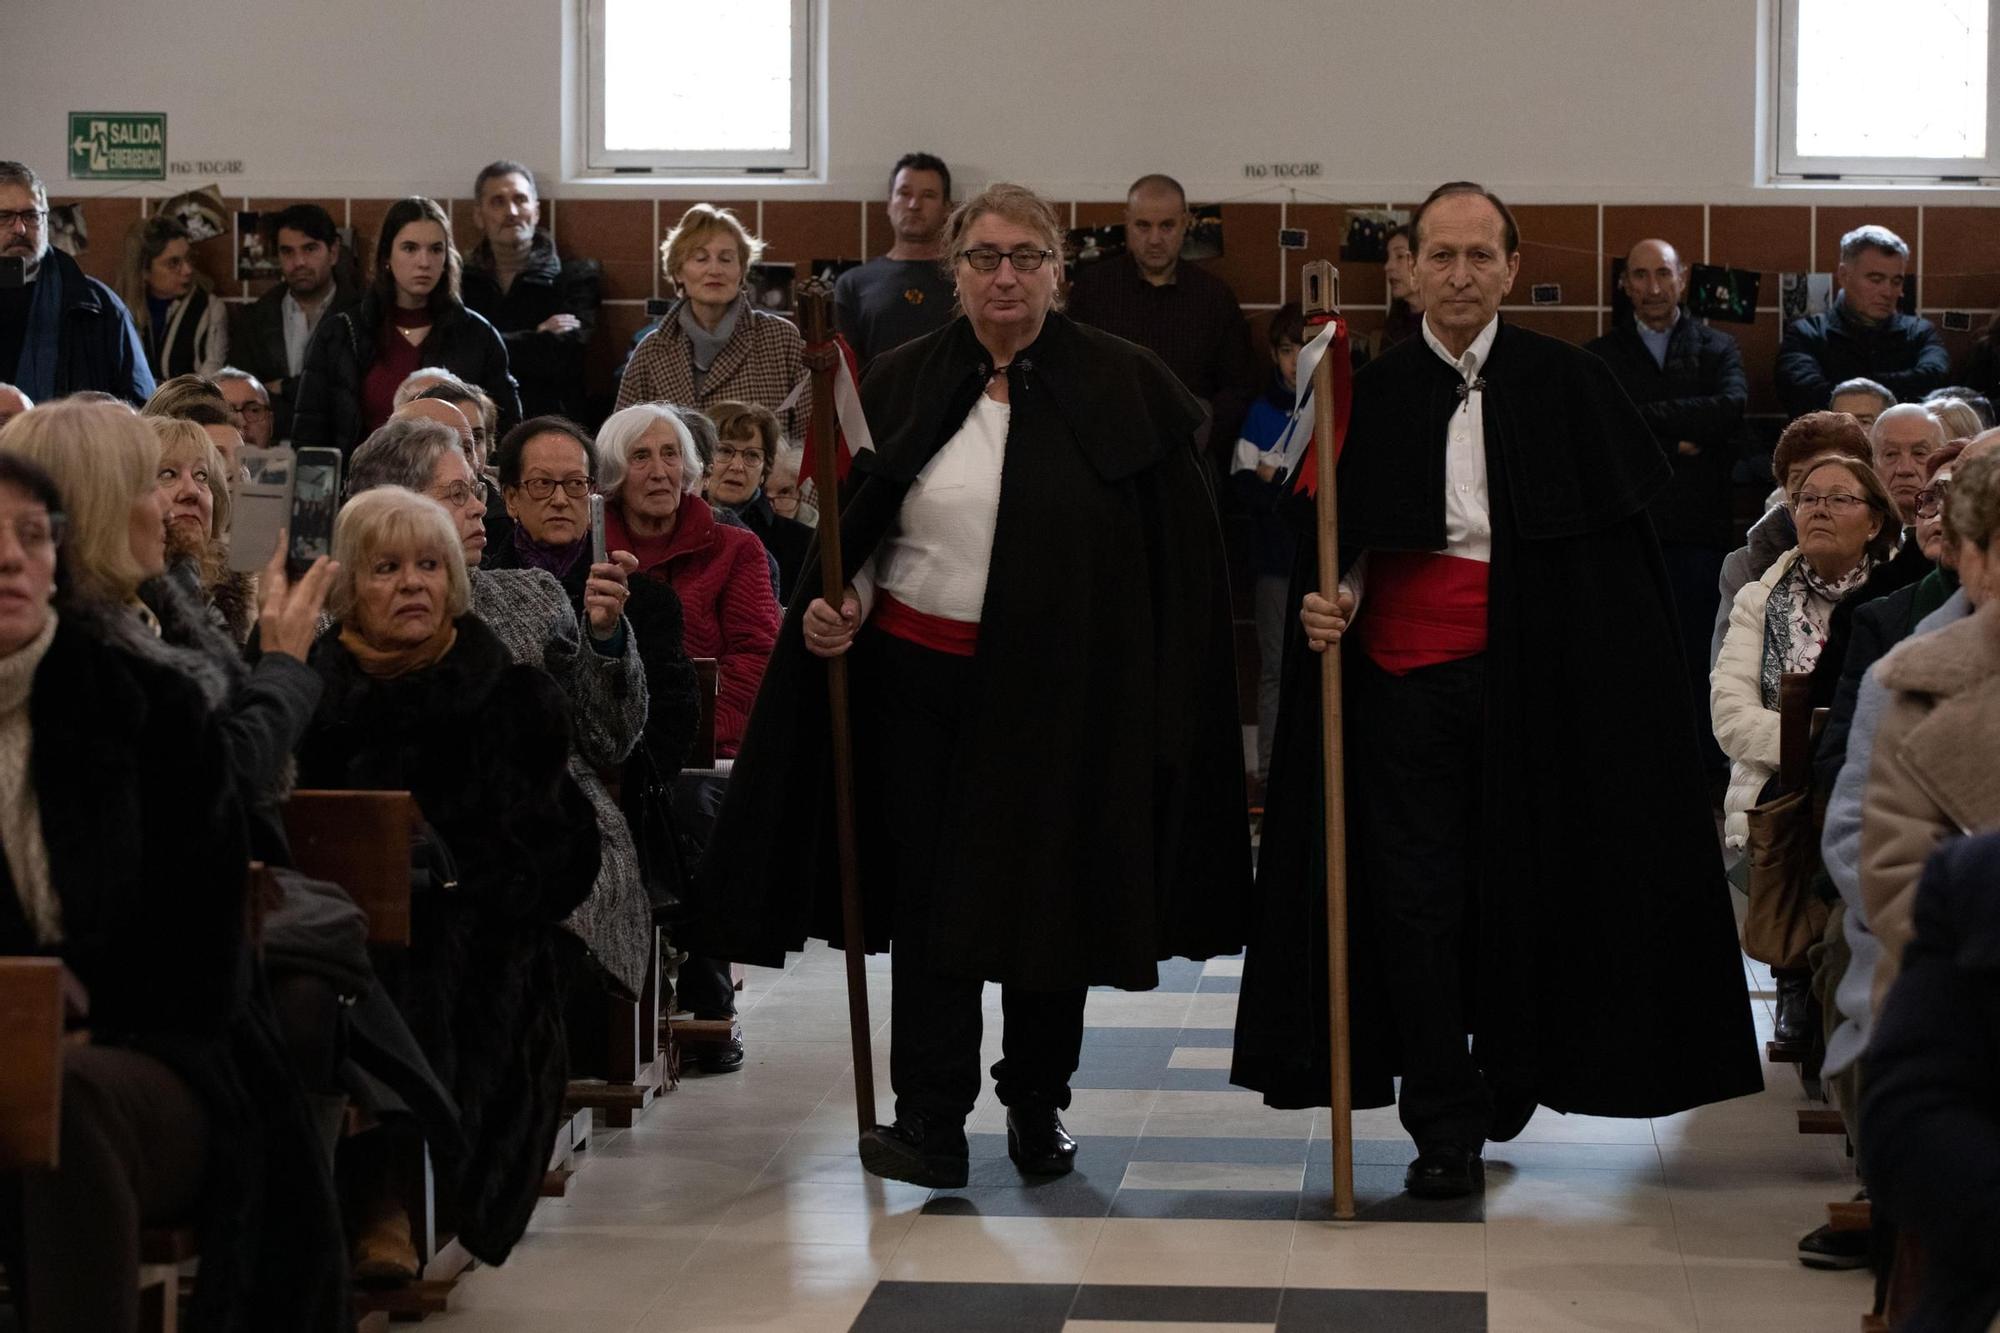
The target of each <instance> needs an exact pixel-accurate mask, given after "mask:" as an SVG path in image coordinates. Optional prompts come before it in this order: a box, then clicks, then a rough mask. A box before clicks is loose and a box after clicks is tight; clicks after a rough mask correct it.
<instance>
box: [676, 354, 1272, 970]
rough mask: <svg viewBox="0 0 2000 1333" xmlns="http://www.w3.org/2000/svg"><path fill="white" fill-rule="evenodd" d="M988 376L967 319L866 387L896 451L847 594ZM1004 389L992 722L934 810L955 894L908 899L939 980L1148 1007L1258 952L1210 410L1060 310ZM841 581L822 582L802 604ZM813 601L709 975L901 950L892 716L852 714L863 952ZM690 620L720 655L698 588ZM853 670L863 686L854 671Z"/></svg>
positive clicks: (759, 737)
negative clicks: (921, 919) (812, 954)
mask: <svg viewBox="0 0 2000 1333" xmlns="http://www.w3.org/2000/svg"><path fill="white" fill-rule="evenodd" d="M992 374H993V370H992V358H991V356H990V355H989V354H988V353H987V352H986V350H985V349H984V348H983V347H982V346H980V344H979V341H978V339H977V338H976V337H975V336H974V334H973V332H972V328H971V325H970V324H969V323H968V322H967V321H966V320H965V319H964V318H963V317H960V318H959V319H957V320H955V321H954V322H953V323H951V324H950V325H948V326H947V327H945V328H943V329H940V330H939V331H937V332H936V333H932V334H929V335H926V336H924V337H922V338H918V339H916V340H915V341H913V342H908V343H904V344H903V345H902V346H901V347H898V348H895V349H894V350H892V351H889V352H886V353H884V354H883V355H881V356H879V357H877V358H876V359H875V361H874V362H873V363H872V364H871V365H870V367H869V370H868V375H867V377H866V379H865V380H864V382H863V383H862V386H861V395H862V402H863V406H864V407H865V408H866V410H867V413H868V419H869V421H870V422H871V423H872V425H873V427H874V430H875V432H876V435H875V439H876V444H877V446H878V447H877V449H876V450H874V451H869V452H864V453H863V454H861V455H860V456H859V457H858V458H857V459H856V460H855V467H856V473H855V479H854V482H853V488H854V493H853V495H852V497H851V498H850V500H849V502H848V503H847V504H846V505H845V506H844V507H843V510H842V514H841V556H842V560H843V561H844V562H845V568H843V569H842V571H841V574H842V578H843V580H844V581H848V582H851V581H852V579H853V576H854V572H855V571H856V570H857V569H859V568H860V566H861V565H862V564H863V563H865V562H866V561H868V560H869V559H870V558H872V557H873V556H874V554H875V553H876V552H877V551H878V550H879V549H881V547H882V545H883V543H884V541H885V540H886V538H887V536H888V534H889V533H891V532H892V531H894V528H895V524H896V522H897V521H898V516H899V515H900V514H901V512H902V507H903V502H904V500H905V498H906V497H907V496H908V494H909V491H910V487H911V486H912V485H913V484H914V482H915V481H916V479H917V477H918V475H919V474H920V473H921V472H922V470H923V468H924V466H925V465H926V464H927V463H928V462H929V461H930V460H931V459H932V458H933V457H934V456H935V455H936V454H937V452H938V450H940V449H941V448H943V447H944V446H945V444H946V442H947V441H949V440H950V439H951V438H952V437H953V436H954V435H956V434H957V433H958V431H959V429H960V427H961V425H962V424H963V423H964V421H965V419H966V416H967V414H968V413H969V412H971V411H972V410H973V407H974V405H975V403H976V402H977V400H978V398H979V395H980V394H981V393H982V392H983V390H984V388H985V386H986V384H987V382H988V381H989V380H990V379H991V378H992ZM1007 376H1008V396H1009V400H1010V405H1011V406H1010V411H1009V416H1008V425H1007V443H1006V455H1007V457H1006V464H1007V465H1006V467H1005V469H1004V470H1003V472H1002V476H1001V480H1000V496H999V506H998V511H997V517H996V520H995V527H994V534H993V547H992V558H991V561H990V565H989V576H988V578H987V581H986V591H985V601H984V604H983V607H982V609H981V612H980V620H979V638H978V644H977V646H976V650H975V652H974V653H973V655H972V657H971V658H970V659H968V661H967V664H966V669H967V672H968V676H967V681H966V686H965V694H966V697H967V698H968V700H970V701H972V702H970V703H968V705H967V708H966V710H965V712H964V714H963V718H962V721H961V722H960V724H959V730H958V733H957V734H958V739H957V740H956V742H955V743H954V753H953V757H952V759H951V760H950V761H949V763H950V771H951V777H952V781H951V782H950V783H949V784H948V788H947V790H945V791H944V792H943V793H942V794H941V796H940V800H939V812H938V829H937V838H938V843H939V846H940V847H941V848H944V849H947V850H946V851H944V852H943V853H942V854H941V857H940V860H939V862H938V867H937V873H936V874H935V875H934V876H932V877H929V878H928V879H927V881H926V882H925V883H923V884H922V885H913V886H909V887H907V888H904V889H901V890H900V891H901V892H904V893H908V892H921V893H922V894H923V895H924V896H925V897H926V899H927V900H928V901H929V903H930V908H929V909H928V912H927V916H928V918H929V920H928V922H927V924H926V930H927V944H926V946H925V947H926V950H927V952H926V957H927V958H929V959H930V960H931V965H932V966H933V967H935V968H936V969H938V970H939V971H940V972H943V973H948V974H951V975H955V976H969V977H984V978H987V979H989V980H997V981H1003V982H1012V983H1016V984H1019V985H1022V986H1025V987H1028V988H1030V989H1044V990H1047V989H1060V988H1064V987H1071V986H1083V985H1086V984H1092V983H1101V984H1107V985H1115V986H1121V987H1125V988H1128V989H1142V990H1143V989H1147V988H1150V987H1152V986H1154V985H1156V984H1157V983H1158V967H1157V963H1158V960H1159V959H1161V958H1167V957H1173V956H1176V955H1179V956H1186V957H1193V958H1203V957H1213V956H1216V955H1218V954H1222V955H1226V954H1230V953H1234V952H1235V951H1236V950H1237V949H1238V948H1240V947H1241V945H1242V941H1243V934H1242V931H1243V912H1244V909H1245V906H1246V902H1245V900H1246V898H1247V896H1248V890H1249V873H1250V865H1249V846H1248V829H1247V826H1246V824H1245V821H1244V817H1243V810H1244V794H1243V746H1242V732H1241V729H1240V728H1239V727H1238V725H1237V719H1236V697H1237V696H1236V689H1235V672H1234V659H1233V656H1232V653H1231V647H1230V644H1231V638H1230V633H1229V602H1228V583H1227V579H1226V576H1225V573H1224V562H1223V555H1222V534H1221V529H1220V525H1219V523H1218V522H1217V519H1216V513H1215V503H1214V497H1213V495H1212V494H1211V492H1210V490H1209V487H1208V483H1207V474H1206V471H1205V469H1204V468H1203V466H1202V463H1201V460H1200V458H1199V456H1198V455H1197V454H1196V452H1195V446H1194V440H1195V432H1196V429H1197V428H1198V426H1199V424H1200V421H1201V415H1200V408H1199V405H1198V404H1197V403H1196V402H1195V401H1194V399H1193V398H1192V397H1191V396H1190V395H1189V394H1188V393H1187V391H1186V390H1184V389H1183V388H1181V386H1180V385H1179V384H1178V383H1177V382H1176V381H1175V380H1174V378H1173V375H1172V373H1171V372H1170V371H1168V370H1167V368H1166V366H1165V365H1164V364H1163V363H1162V362H1161V361H1160V360H1159V358H1157V357H1155V356H1154V355H1153V354H1152V353H1150V352H1146V351H1144V350H1142V349H1140V348H1138V347H1135V346H1133V345H1132V344H1130V343H1127V342H1125V341H1123V340H1122V339H1119V338H1115V337H1113V336H1111V335H1110V334H1107V333H1104V332H1101V331H1100V330H1097V329H1093V328H1088V327H1086V326H1084V325H1081V324H1078V323H1076V322H1074V321H1072V320H1070V319H1068V318H1067V317H1065V316H1063V315H1061V314H1050V315H1049V316H1048V317H1047V320H1046V322H1045V323H1044V325H1043V327H1042V331H1041V334H1040V335H1039V336H1038V337H1037V338H1036V339H1035V341H1034V342H1033V343H1032V344H1030V345H1029V346H1028V347H1026V348H1023V349H1022V350H1021V353H1020V355H1018V356H1016V357H1015V358H1014V361H1013V364H1012V366H1011V367H1010V368H1009V369H1008V371H1007ZM687 521H688V517H687V516H686V515H685V514H684V515H683V517H682V520H681V522H682V525H685V524H686V523H687ZM741 577H742V578H743V580H744V582H745V583H746V584H747V583H749V582H750V581H751V578H750V575H749V571H748V570H747V569H746V570H745V571H744V573H743V575H742V576H741ZM818 578H819V575H818V570H817V563H816V561H814V562H809V563H808V565H807V568H806V572H805V574H804V575H803V577H802V579H801V582H802V584H803V586H804V587H806V588H814V587H818V586H819V583H818ZM676 586H680V585H679V581H678V580H676ZM808 601H809V599H808V598H806V597H803V596H800V597H795V598H793V600H792V607H791V610H790V612H789V613H788V614H787V616H786V619H785V624H784V628H783V630H782V632H781V633H780V635H779V639H778V647H777V650H776V651H775V652H774V653H773V654H772V656H771V663H770V676H769V678H768V679H767V681H766V684H765V687H764V689H763V691H762V692H761V693H760V694H759V695H758V696H757V706H756V711H755V714H754V715H753V717H752V718H751V722H750V728H749V732H748V734H747V735H746V736H745V738H744V741H743V747H742V750H741V752H740V753H739V755H738V757H737V761H736V766H735V768H734V769H733V770H732V772H731V773H730V779H729V791H728V795H727V797H726V799H725V801H724V803H723V807H722V812H721V815H720V818H719V819H718V821H717V823H716V827H715V832H714V836H713V838H712V840H711V841H710V843H709V846H708V850H707V854H706V855H705V857H704V858H703V860H702V863H701V868H700V870H699V872H698V880H699V892H698V895H697V896H698V900H699V901H698V903H697V906H698V907H699V908H701V909H702V910H704V911H705V912H706V913H707V915H705V916H704V917H702V918H701V919H700V920H699V921H698V922H697V925H696V929H697V930H698V931H701V932H709V933H708V934H705V935H703V936H702V937H701V939H702V942H701V943H691V944H690V946H689V947H690V948H692V949H694V950H695V952H697V953H702V954H706V955H707V956H710V957H722V958H739V959H743V960H745V961H764V960H767V959H772V960H775V959H781V958H782V955H783V952H784V951H785V950H787V949H797V948H799V947H801V945H802V943H803V940H804V938H805V937H806V935H807V934H809V933H810V934H811V935H814V936H818V937H821V938H826V939H829V940H840V941H843V943H844V944H845V945H846V947H849V948H862V947H865V948H867V949H870V950H879V949H882V948H884V947H887V946H888V945H889V944H890V942H891V940H892V937H893V933H894V931H893V922H892V912H891V907H892V905H893V903H894V901H895V899H896V896H897V894H898V892H899V889H898V885H897V883H896V876H897V864H896V863H897V861H898V859H899V858H898V855H897V849H898V847H899V845H900V844H899V841H898V838H897V835H896V831H895V826H896V821H897V820H898V819H899V818H901V817H905V816H906V813H907V812H902V811H898V810H896V809H895V808H892V807H890V806H888V805H887V804H886V802H885V801H884V799H883V796H882V793H883V790H884V788H885V787H886V786H887V785H888V784H887V783H886V782H885V781H883V780H882V779H880V778H872V779H871V776H870V775H871V773H876V772H879V770H877V769H874V768H871V765H872V764H874V763H879V762H880V761H879V759H878V758H876V756H879V754H880V749H879V748H877V747H879V745H880V743H881V737H882V730H881V728H880V726H879V725H874V724H872V719H874V718H879V717H880V716H881V713H880V712H878V711H876V710H874V709H872V708H871V709H868V710H863V709H856V710H855V711H854V721H855V733H854V742H855V752H856V775H857V781H856V793H855V795H856V832H857V844H858V856H859V859H860V868H861V875H860V878H861V885H862V890H863V893H864V894H865V895H866V899H867V901H866V902H865V903H864V907H863V913H862V915H863V925H864V932H865V939H863V940H855V939H853V938H851V937H848V936H845V935H844V933H843V928H842V922H841V914H840V910H839V901H840V895H839V889H838V881H837V874H836V870H835V867H836V866H837V863H838V862H837V858H836V857H835V856H834V855H833V846H834V831H833V828H832V820H831V817H830V811H831V809H832V806H833V787H832V781H833V777H832V756H831V751H830V747H829V741H828V727H827V721H826V704H827V691H826V679H825V677H826V666H825V663H824V662H823V661H822V660H821V659H819V658H817V657H814V656H812V655H811V654H810V653H808V652H807V651H806V647H805V641H804V638H803V631H802V624H803V621H804V613H805V608H806V605H807V604H808ZM682 602H683V605H684V606H685V607H686V608H687V615H688V625H689V634H688V642H689V649H690V651H698V649H697V645H696V640H695V636H694V625H695V617H696V615H697V614H698V613H697V610H696V607H697V602H696V600H695V599H694V598H693V597H691V596H690V595H689V594H688V593H687V591H686V589H685V588H683V589H682ZM853 674H854V676H855V678H856V680H857V686H858V687H859V688H863V689H865V688H866V685H865V684H864V683H863V682H862V676H863V672H862V668H861V666H860V665H859V664H857V666H856V667H855V668H854V672H853ZM864 697H865V696H864ZM774 821H776V823H774ZM774 830H778V831H775V832H774ZM710 945H713V947H710Z"/></svg>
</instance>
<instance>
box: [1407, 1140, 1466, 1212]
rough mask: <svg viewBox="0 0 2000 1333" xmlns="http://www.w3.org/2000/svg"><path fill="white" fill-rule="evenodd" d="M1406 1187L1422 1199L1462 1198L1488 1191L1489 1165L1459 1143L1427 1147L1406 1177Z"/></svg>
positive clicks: (1412, 1164)
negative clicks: (1487, 1169) (1487, 1166)
mask: <svg viewBox="0 0 2000 1333" xmlns="http://www.w3.org/2000/svg"><path fill="white" fill-rule="evenodd" d="M1403 1188H1404V1189H1405V1190H1407V1191H1408V1192H1409V1193H1411V1194H1414V1195H1416V1196H1417V1197H1418V1198H1419V1199H1462V1198H1464V1197H1465V1196H1466V1195H1468V1194H1474V1193H1477V1192H1478V1191H1480V1190H1483V1189H1485V1188H1486V1162H1485V1160H1484V1159H1483V1158H1481V1157H1480V1155H1479V1154H1478V1153H1477V1152H1474V1151H1471V1150H1469V1149H1467V1148H1463V1147H1460V1146H1459V1145H1458V1144H1455V1143H1450V1144H1444V1145H1442V1146H1439V1147H1435V1148H1426V1149H1424V1150H1423V1151H1421V1152H1419V1153H1418V1154H1417V1160H1416V1161H1414V1162H1411V1163H1410V1169H1409V1170H1408V1171H1406V1172H1405V1173H1404V1174H1403Z"/></svg>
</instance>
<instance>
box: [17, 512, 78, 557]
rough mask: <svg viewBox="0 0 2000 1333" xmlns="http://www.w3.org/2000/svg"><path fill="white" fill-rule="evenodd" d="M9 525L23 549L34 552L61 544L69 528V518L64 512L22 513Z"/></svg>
mask: <svg viewBox="0 0 2000 1333" xmlns="http://www.w3.org/2000/svg"><path fill="white" fill-rule="evenodd" d="M8 526H9V527H11V528H12V529H13V531H14V540H15V541H16V542H19V543H20V545H21V549H22V550H23V551H26V552H28V553H30V554H33V553H34V552H36V551H46V550H48V549H49V548H50V547H52V546H57V545H60V544H61V543H62V539H63V533H65V532H66V531H68V530H69V520H68V518H66V517H65V516H64V515H62V514H22V515H20V516H19V517H18V518H16V519H14V520H13V522H11V523H10V524H9V525H8Z"/></svg>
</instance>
